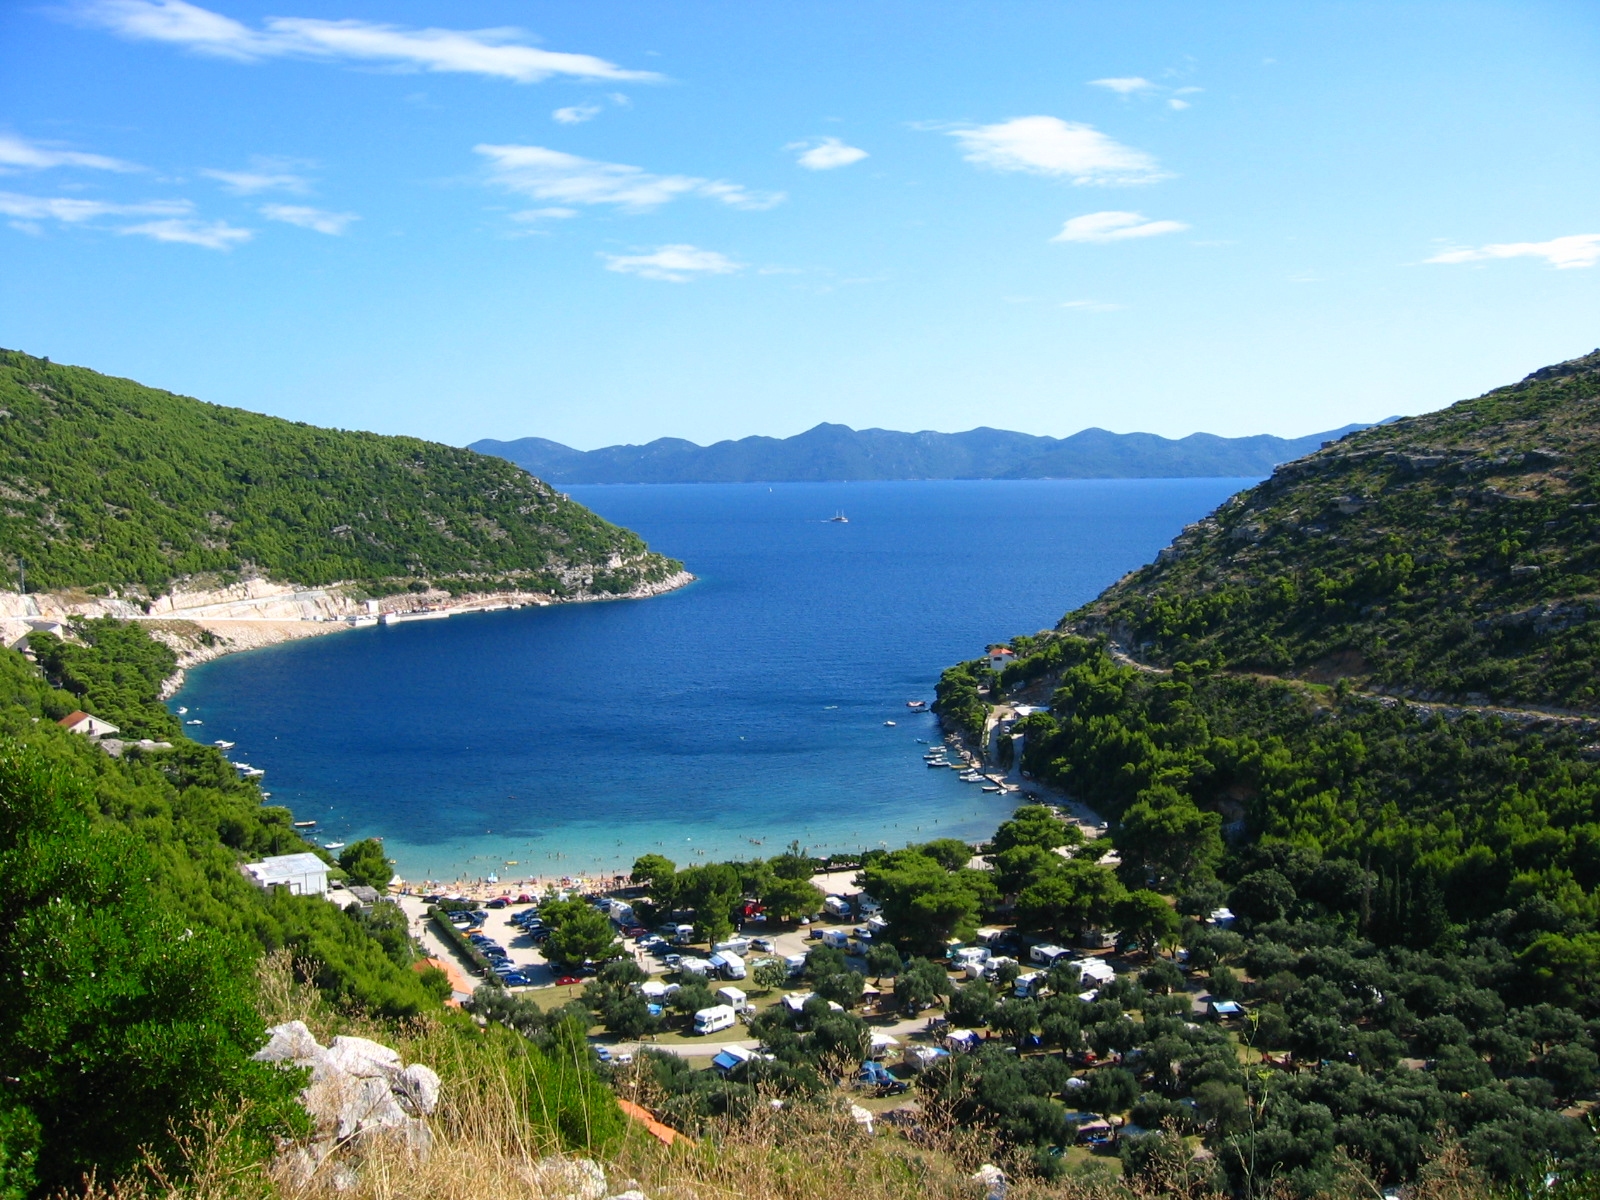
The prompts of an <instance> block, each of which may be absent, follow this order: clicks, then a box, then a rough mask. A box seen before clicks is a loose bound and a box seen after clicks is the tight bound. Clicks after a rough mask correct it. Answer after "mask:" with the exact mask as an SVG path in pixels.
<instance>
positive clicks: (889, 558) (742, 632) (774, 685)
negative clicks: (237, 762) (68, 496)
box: [172, 479, 1254, 880]
mask: <svg viewBox="0 0 1600 1200" xmlns="http://www.w3.org/2000/svg"><path fill="white" fill-rule="evenodd" d="M1252 482H1254V481H1253V480H1247V479H1183V480H1072V481H1034V480H1029V481H939V482H911V483H833V484H774V485H772V486H770V487H769V486H768V485H766V484H691V485H652V486H634V487H627V486H616V487H576V488H573V489H572V495H573V497H574V498H575V499H577V500H579V501H581V502H582V503H584V504H587V505H589V506H590V507H591V508H593V509H595V510H596V511H597V512H599V513H600V514H602V515H603V516H605V517H607V518H609V519H610V520H612V521H615V522H617V523H619V524H622V525H626V526H628V527H629V528H631V529H634V530H637V531H638V532H639V533H640V534H642V535H643V536H644V537H645V539H646V540H647V541H648V542H649V543H650V545H651V547H652V548H654V549H656V550H659V551H661V552H662V553H664V554H668V555H671V556H672V557H675V558H680V559H682V560H683V561H684V563H685V564H686V565H687V566H688V568H689V570H691V571H692V572H694V574H695V575H696V576H698V577H699V578H698V582H696V583H694V584H693V585H691V586H690V587H687V588H685V589H682V590H681V591H678V592H674V593H672V594H670V595H666V596H660V597H657V598H654V599H650V600H629V601H614V602H609V603H597V604H572V605H560V606H554V607H550V608H543V609H525V610H518V611H514V612H501V613H485V614H479V615H472V616H464V617H453V618H451V619H450V620H448V621H425V622H420V623H417V624H410V625H400V626H396V627H392V628H385V627H379V628H371V629H358V630H351V631H349V632H344V633H339V634H335V635H331V636H328V637H320V638H312V639H309V640H306V641H301V642H294V643H289V644H286V645H281V646H275V647H271V648H268V649H264V650H257V651H253V652H250V653H246V654H238V655H233V656H230V657H227V658H223V659H219V660H217V661H216V662H213V663H208V664H206V665H205V666H202V667H200V668H198V669H196V670H194V671H191V672H190V674H189V677H188V681H187V683H186V685H185V687H184V689H183V690H182V692H180V693H179V694H178V695H177V696H176V697H174V698H173V700H172V704H173V705H174V706H177V705H183V706H186V707H187V708H188V709H189V710H190V712H189V716H190V717H191V718H199V719H201V720H203V721H204V725H203V726H202V727H196V728H194V729H193V730H192V731H191V732H192V734H193V735H194V736H196V737H203V738H204V739H205V740H212V739H215V738H226V739H228V740H230V741H235V742H237V743H238V747H237V749H236V750H235V751H234V752H233V753H232V757H234V758H236V759H243V760H246V761H248V762H250V763H253V764H254V765H256V766H259V767H263V768H265V769H266V772H267V775H266V778H265V780H264V781H263V782H264V785H265V786H266V787H267V789H268V790H269V791H270V792H271V793H272V803H275V804H287V805H289V806H290V807H291V808H293V810H294V812H295V816H296V817H297V818H299V819H307V818H315V819H317V820H318V821H319V822H320V825H319V828H318V830H317V836H318V838H319V839H320V840H322V841H332V840H338V841H353V840H355V839H356V838H359V837H365V836H369V835H379V836H381V837H383V838H384V842H385V845H386V846H387V848H388V850H389V853H390V855H391V856H392V857H393V858H394V859H395V860H396V862H397V865H398V870H399V871H400V873H401V874H402V875H404V876H405V877H407V878H408V879H413V880H415V879H422V878H430V879H440V880H445V879H455V878H477V877H480V876H485V875H488V874H490V873H497V874H499V875H500V876H501V878H502V879H507V880H509V879H516V878H520V877H523V876H527V875H535V874H538V875H551V874H555V875H562V874H574V875H576V874H587V873H594V872H601V871H608V870H609V869H611V868H614V867H618V866H621V867H626V866H627V865H628V864H629V863H631V862H632V861H633V859H634V858H635V857H636V856H638V855H639V854H641V853H644V852H646V851H649V850H655V851H659V852H661V853H664V854H666V855H667V856H668V857H669V858H672V859H674V860H676V861H677V862H679V864H680V865H684V864H688V863H692V862H695V861H700V860H702V859H713V860H714V859H718V858H725V857H748V856H752V855H765V854H772V853H776V852H778V851H779V850H780V849H782V848H783V847H784V846H785V845H787V844H788V843H789V842H790V841H791V840H798V841H800V842H801V843H802V844H803V845H805V846H807V847H809V848H811V849H812V850H813V851H830V850H854V849H860V848H862V847H871V846H876V845H879V844H880V843H886V844H888V845H891V846H894V845H900V844H903V843H905V842H906V841H908V840H917V839H926V838H928V837H931V836H943V835H955V836H965V837H971V838H979V837H985V836H987V835H988V834H989V833H990V832H992V830H993V828H994V825H995V823H996V822H997V821H998V820H999V819H1001V818H1002V817H1003V815H1004V812H1005V809H1006V808H1007V807H1009V805H1007V804H1006V803H1004V802H1001V801H998V800H997V799H996V798H994V797H991V796H986V795H984V794H983V793H981V792H980V791H979V790H978V789H977V788H976V787H974V786H972V785H968V784H963V783H961V782H960V781H959V780H958V779H957V778H956V773H955V772H953V771H931V770H928V769H927V768H925V767H924V766H923V763H922V759H921V754H922V752H923V751H924V749H925V747H924V746H923V745H922V744H920V742H919V739H926V740H936V739H937V736H938V735H937V732H936V724H935V721H934V718H933V717H931V716H922V715H915V714H912V713H910V712H908V710H907V709H906V707H905V702H906V701H907V700H909V699H927V700H932V698H933V685H934V682H935V681H936V680H937V678H938V675H939V672H940V670H941V669H943V668H944V667H946V666H948V665H949V664H951V663H953V662H957V661H959V660H961V659H965V658H972V657H976V656H977V655H978V654H980V653H981V652H982V651H983V649H984V647H985V646H986V645H987V644H989V643H990V642H992V641H996V640H1002V639H1005V638H1007V637H1010V636H1011V635H1013V634H1017V633H1031V632H1033V631H1035V630H1038V629H1042V628H1045V627H1047V626H1050V625H1053V624H1054V623H1055V622H1056V621H1057V620H1058V619H1059V618H1060V617H1061V615H1062V614H1063V613H1064V612H1066V611H1067V610H1069V609H1071V608H1074V607H1076V606H1077V605H1079V604H1081V603H1083V602H1084V601H1086V600H1088V599H1090V598H1091V597H1093V596H1094V595H1095V594H1096V593H1097V592H1099V591H1100V590H1101V589H1102V588H1104V587H1105V586H1106V585H1107V584H1109V583H1111V582H1112V581H1114V580H1115V579H1117V578H1118V577H1120V576H1121V575H1122V574H1124V573H1125V572H1127V571H1129V570H1131V569H1133V568H1134V567H1137V566H1139V565H1140V564H1142V563H1144V562H1147V561H1149V560H1150V559H1151V558H1152V557H1153V556H1154V555H1155V553H1156V551H1157V550H1159V549H1160V548H1161V547H1162V546H1164V545H1165V544H1166V543H1167V542H1168V541H1169V540H1171V538H1172V537H1173V535H1175V534H1176V533H1177V532H1178V530H1179V529H1180V528H1181V527H1182V526H1183V525H1184V524H1186V523H1188V522H1190V521H1193V520H1195V519H1196V518H1198V517H1200V516H1201V515H1203V514H1204V513H1206V512H1208V511H1209V510H1210V509H1212V508H1214V507H1215V506H1216V505H1217V504H1218V503H1220V502H1221V501H1222V500H1223V499H1224V498H1226V497H1227V496H1229V495H1231V494H1232V493H1233V492H1235V491H1237V490H1239V489H1240V488H1241V487H1245V486H1248V485H1249V484H1250V483H1252ZM840 511H842V512H844V513H845V514H846V515H847V516H848V517H849V522H848V524H838V523H833V522H830V521H829V520H828V518H829V517H831V516H832V515H834V513H836V512H840ZM887 720H892V721H895V722H896V724H895V725H894V726H893V727H889V726H886V725H885V724H884V722H885V721H887Z"/></svg>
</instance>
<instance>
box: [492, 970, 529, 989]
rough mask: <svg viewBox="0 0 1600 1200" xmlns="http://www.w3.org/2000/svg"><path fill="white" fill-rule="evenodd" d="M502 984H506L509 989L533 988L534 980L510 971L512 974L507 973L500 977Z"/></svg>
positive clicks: (518, 972) (520, 973)
mask: <svg viewBox="0 0 1600 1200" xmlns="http://www.w3.org/2000/svg"><path fill="white" fill-rule="evenodd" d="M500 982H501V983H503V984H505V985H506V986H507V987H532V986H533V980H531V979H529V978H528V977H527V976H526V975H524V974H523V973H522V972H521V971H510V972H507V973H506V974H504V975H502V976H500Z"/></svg>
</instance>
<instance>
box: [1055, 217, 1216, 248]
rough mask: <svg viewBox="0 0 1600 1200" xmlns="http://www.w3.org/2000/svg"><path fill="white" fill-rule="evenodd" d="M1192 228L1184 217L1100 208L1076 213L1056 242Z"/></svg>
mask: <svg viewBox="0 0 1600 1200" xmlns="http://www.w3.org/2000/svg"><path fill="white" fill-rule="evenodd" d="M1187 228H1189V227H1188V226H1187V225H1185V224H1184V223H1183V222H1182V221H1151V220H1148V219H1146V218H1145V217H1144V215H1143V214H1141V213H1136V212H1097V213H1086V214H1085V215H1083V216H1081V217H1073V218H1072V219H1071V220H1070V221H1068V222H1067V223H1066V224H1065V225H1063V226H1062V227H1061V232H1060V233H1058V234H1056V235H1055V237H1053V238H1051V239H1050V240H1051V241H1052V242H1125V241H1127V240H1129V239H1130V238H1146V237H1155V236H1156V235H1158V234H1162V233H1181V232H1182V231H1183V230H1185V229H1187Z"/></svg>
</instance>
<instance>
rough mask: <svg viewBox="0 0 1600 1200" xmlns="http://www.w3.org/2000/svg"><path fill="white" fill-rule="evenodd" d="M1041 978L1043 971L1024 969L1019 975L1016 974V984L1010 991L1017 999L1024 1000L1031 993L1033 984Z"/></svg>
mask: <svg viewBox="0 0 1600 1200" xmlns="http://www.w3.org/2000/svg"><path fill="white" fill-rule="evenodd" d="M1043 978H1044V972H1043V971H1024V972H1023V973H1022V974H1021V975H1018V976H1017V984H1016V987H1014V988H1013V989H1012V991H1013V993H1014V994H1015V995H1016V996H1017V998H1018V999H1020V1000H1026V999H1028V997H1030V996H1032V995H1033V989H1034V986H1035V984H1037V983H1038V982H1039V980H1041V979H1043Z"/></svg>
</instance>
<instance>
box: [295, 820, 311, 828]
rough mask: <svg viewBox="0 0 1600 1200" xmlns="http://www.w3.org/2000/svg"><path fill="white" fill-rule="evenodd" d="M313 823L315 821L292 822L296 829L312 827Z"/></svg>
mask: <svg viewBox="0 0 1600 1200" xmlns="http://www.w3.org/2000/svg"><path fill="white" fill-rule="evenodd" d="M314 825H316V822H315V821H296V822H295V823H294V827H295V828H296V829H310V828H312V827H313V826H314Z"/></svg>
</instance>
